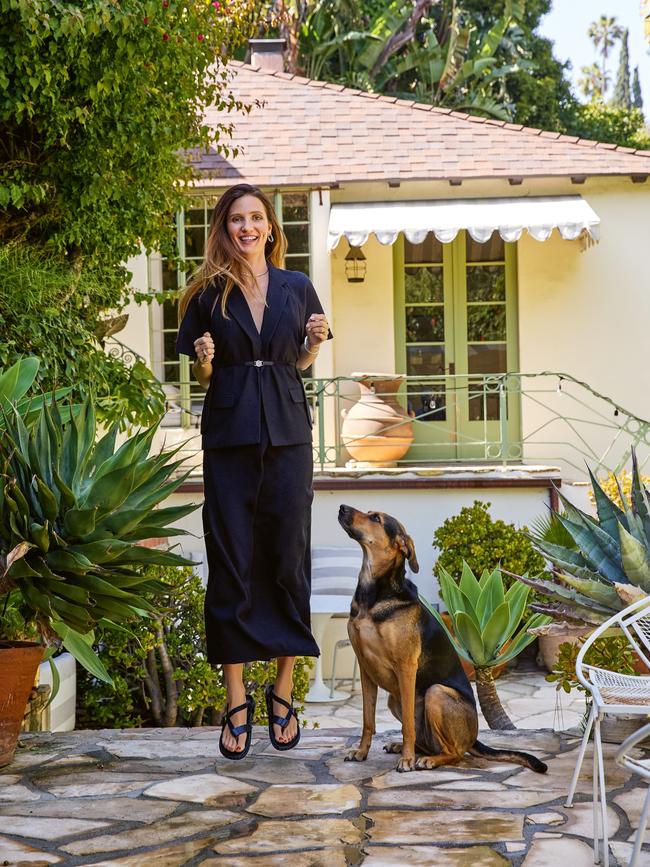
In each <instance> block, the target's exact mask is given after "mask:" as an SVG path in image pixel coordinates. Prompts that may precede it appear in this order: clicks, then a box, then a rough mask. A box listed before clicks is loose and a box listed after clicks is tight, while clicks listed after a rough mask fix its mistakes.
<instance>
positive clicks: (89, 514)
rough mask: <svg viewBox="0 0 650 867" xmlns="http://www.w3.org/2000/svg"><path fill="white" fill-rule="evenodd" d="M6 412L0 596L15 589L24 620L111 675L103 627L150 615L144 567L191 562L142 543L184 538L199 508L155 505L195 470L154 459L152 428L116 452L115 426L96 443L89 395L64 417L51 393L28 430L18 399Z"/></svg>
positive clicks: (0, 452)
mask: <svg viewBox="0 0 650 867" xmlns="http://www.w3.org/2000/svg"><path fill="white" fill-rule="evenodd" d="M0 417H1V419H2V422H1V424H2V425H3V426H4V430H3V432H2V438H1V439H0V556H1V557H2V561H1V562H2V563H3V569H2V570H1V571H0V597H2V595H3V594H7V593H9V592H12V591H13V592H12V597H13V598H15V597H16V593H18V594H19V595H20V600H21V602H20V606H21V613H22V615H23V617H24V619H25V622H27V623H30V622H34V623H35V624H36V626H37V627H38V630H39V632H40V634H41V636H42V638H43V639H44V641H45V642H46V643H47V642H51V641H52V640H55V641H60V642H62V643H63V645H64V647H66V649H67V650H69V651H70V652H71V653H73V655H74V656H75V657H76V658H77V659H78V660H79V662H80V663H81V664H82V665H84V666H85V667H86V668H88V669H89V670H90V671H92V673H93V674H95V675H96V676H97V677H100V678H102V679H104V680H106V681H110V678H109V677H108V674H107V673H106V671H105V669H104V667H103V666H102V665H101V663H100V662H99V660H98V659H97V657H96V656H95V654H94V653H93V652H92V649H91V647H92V642H93V639H94V632H93V630H94V629H95V627H97V626H98V625H101V626H102V627H108V628H119V627H118V624H123V623H126V622H128V621H129V620H132V619H133V618H137V617H141V616H143V615H146V614H147V612H149V611H151V604H150V603H149V602H147V601H146V599H145V597H144V594H145V592H146V591H151V590H157V589H159V588H158V587H157V585H156V583H155V582H152V581H151V580H150V579H147V578H146V577H145V576H144V575H143V574H142V571H141V570H140V569H139V567H140V566H142V565H144V564H149V563H154V564H162V565H179V566H180V565H187V564H188V563H189V562H190V561H188V560H185V559H184V558H183V557H181V556H179V555H178V554H176V553H173V552H171V551H161V550H155V549H151V548H146V547H142V546H141V545H140V544H139V543H140V542H141V541H142V540H146V539H151V538H157V537H168V536H176V535H180V534H182V533H183V532H184V531H182V530H180V529H176V528H174V527H173V526H169V525H170V524H171V523H173V522H174V521H176V520H178V519H180V518H182V517H184V516H185V515H188V514H189V513H190V512H192V511H193V510H194V509H195V508H196V506H194V505H193V504H191V505H184V506H174V507H169V508H162V509H158V508H156V507H157V505H158V504H159V503H160V502H161V501H162V500H164V499H165V498H166V497H168V496H169V495H170V494H172V493H173V492H174V491H175V490H176V489H177V487H178V486H179V485H180V484H181V482H182V481H183V480H184V479H185V478H186V474H184V475H183V474H181V475H178V476H175V475H174V474H175V472H176V471H177V470H178V469H179V467H180V464H181V463H182V462H181V461H179V460H172V458H173V456H174V455H175V454H176V451H177V450H176V451H170V452H161V453H160V454H156V455H152V456H150V455H149V450H150V447H151V442H152V439H153V436H154V433H155V430H156V428H155V427H153V428H150V429H147V430H144V431H141V432H139V433H137V434H135V435H134V436H132V437H130V438H129V439H127V440H126V441H125V442H124V443H123V444H122V445H121V446H119V448H116V434H117V429H118V425H117V424H115V425H113V426H112V427H111V428H110V429H109V430H108V431H107V432H106V433H104V435H103V436H102V437H101V438H100V439H97V426H96V420H95V413H94V409H93V404H92V401H90V400H88V401H86V403H85V404H84V405H83V406H81V407H79V411H78V412H75V413H74V414H73V416H72V417H68V420H67V421H63V419H62V414H61V411H60V409H59V407H58V405H57V402H56V401H55V400H53V399H52V400H51V401H50V402H49V403H48V402H45V403H43V404H42V405H41V406H40V408H39V409H38V411H37V412H36V413H35V418H34V421H33V423H32V424H31V425H30V426H29V427H28V426H27V425H26V424H25V421H24V419H23V418H22V416H21V414H20V412H19V411H18V410H17V408H16V407H15V406H13V407H8V406H7V405H6V404H5V405H3V407H2V412H1V414H0ZM1 610H2V607H1V602H0V612H1ZM1 630H2V623H1V618H0V633H1Z"/></svg>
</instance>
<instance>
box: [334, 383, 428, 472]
mask: <svg viewBox="0 0 650 867" xmlns="http://www.w3.org/2000/svg"><path fill="white" fill-rule="evenodd" d="M352 376H355V377H361V379H360V380H359V389H360V391H361V395H360V397H359V399H358V400H357V402H356V403H355V404H354V405H353V406H352V407H351V408H350V409H349V410H345V409H344V410H342V411H341V415H342V417H343V424H342V426H341V442H342V443H343V445H344V446H345V448H346V449H347V451H348V453H349V454H350V456H351V458H352V459H353V462H354V463H355V464H362V465H367V466H381V467H386V466H390V465H392V464H394V463H395V462H396V461H398V460H399V459H400V458H402V457H404V455H405V454H406V452H407V451H408V450H409V448H410V447H411V444H412V442H413V419H412V418H410V416H408V415H407V414H406V412H405V411H404V409H403V407H402V406H401V405H400V403H399V401H398V400H397V397H396V392H397V389H398V388H399V386H400V384H401V382H402V381H403V379H404V377H403V376H401V375H399V374H396V375H393V374H385V373H353V374H352Z"/></svg>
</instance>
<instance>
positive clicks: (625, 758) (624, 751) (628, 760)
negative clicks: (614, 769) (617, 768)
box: [616, 723, 650, 777]
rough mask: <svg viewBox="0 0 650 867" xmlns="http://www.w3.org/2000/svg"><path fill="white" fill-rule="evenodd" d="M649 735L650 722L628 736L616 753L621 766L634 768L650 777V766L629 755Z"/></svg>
mask: <svg viewBox="0 0 650 867" xmlns="http://www.w3.org/2000/svg"><path fill="white" fill-rule="evenodd" d="M649 735H650V723H646V724H645V725H644V726H641V728H639V729H637V730H636V731H635V732H632V734H631V735H630V736H629V737H627V738H626V739H625V740H624V741H623V743H622V744H621V745H620V747H619V748H618V751H617V753H616V761H617V763H618V764H619V765H621V767H624V768H628V769H630V770H634V771H635V773H637V774H641V775H642V776H644V777H650V767H647V766H646V765H641V764H639V762H637V761H636V760H635V759H633V758H632V757H631V756H630V755H629V753H630V752H631V751H632V750H633V749H634V748H635V747H636V746H637V744H640V743H641V741H644V740H645V739H646V738H647V737H648V736H649Z"/></svg>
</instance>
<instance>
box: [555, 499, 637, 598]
mask: <svg viewBox="0 0 650 867" xmlns="http://www.w3.org/2000/svg"><path fill="white" fill-rule="evenodd" d="M576 511H577V510H576ZM577 515H578V519H577V521H571V520H569V519H568V518H565V517H563V516H561V515H559V516H558V519H559V520H560V521H561V522H562V524H563V526H564V527H565V529H566V530H568V531H569V533H571V535H572V536H573V538H574V539H575V540H576V544H577V545H578V547H579V548H580V551H581V553H582V555H583V557H584V558H585V560H587V563H588V565H590V566H591V568H592V569H593V570H594V571H596V572H599V573H600V574H601V575H602V576H603V577H604V578H605V579H606V580H607V581H610V582H611V583H612V584H613V583H614V582H615V581H618V582H621V583H625V581H627V578H626V577H625V573H624V571H623V567H622V564H621V559H620V546H619V545H618V544H617V542H616V540H615V539H613V538H612V537H611V536H610V535H608V534H607V533H606V532H605V531H604V530H601V528H600V527H599V526H598V524H596V523H595V522H593V521H591V520H589V518H588V517H587V516H586V515H583V514H582V513H581V512H578V513H577Z"/></svg>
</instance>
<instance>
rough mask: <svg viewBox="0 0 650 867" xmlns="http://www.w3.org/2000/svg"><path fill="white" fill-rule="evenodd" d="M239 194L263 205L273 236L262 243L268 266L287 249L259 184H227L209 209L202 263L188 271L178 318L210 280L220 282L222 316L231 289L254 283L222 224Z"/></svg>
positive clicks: (277, 261) (279, 261)
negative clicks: (252, 198) (253, 198)
mask: <svg viewBox="0 0 650 867" xmlns="http://www.w3.org/2000/svg"><path fill="white" fill-rule="evenodd" d="M242 196H255V198H256V199H259V200H260V202H261V203H262V204H263V205H264V210H265V212H266V216H267V219H268V221H269V222H270V224H271V234H272V235H273V241H271V242H269V241H268V240H267V242H266V249H265V251H264V255H265V258H266V260H267V261H268V262H270V263H271V264H272V265H275V266H276V267H277V268H280V267H281V266H282V264H283V262H284V254H285V252H286V249H287V239H286V238H285V236H284V232H283V231H282V228H281V226H280V223H279V222H278V218H277V217H276V216H275V211H274V210H273V205H272V204H271V200H270V199H269V197H268V196H267V195H266V194H265V193H263V192H262V190H260V188H259V187H255V186H251V184H236V185H235V186H234V187H229V188H228V189H227V190H226V192H225V193H224V194H223V195H222V196H221V197H220V198H219V201H218V202H217V204H216V205H215V206H214V209H213V211H212V216H211V217H210V225H209V226H208V237H207V240H206V244H205V254H204V256H203V262H201V264H200V265H199V267H198V268H197V270H196V271H195V272H194V274H192V277H191V278H190V280H189V282H188V284H187V288H186V289H185V292H183V295H182V296H181V300H180V304H179V309H180V314H181V318H182V317H183V316H185V311H186V310H187V307H188V304H189V303H190V301H191V300H192V298H193V297H194V296H195V295H196V294H197V292H202V291H203V290H204V289H205V288H206V286H208V285H209V284H210V283H211V282H212V281H213V280H220V281H221V282H222V283H223V291H222V292H221V299H220V300H221V312H222V314H223V316H224V317H226V318H227V314H226V303H227V301H228V297H229V295H230V293H231V292H232V290H233V288H234V287H235V286H243V285H245V284H246V283H248V284H249V285H257V281H256V279H255V275H254V274H253V271H252V269H251V267H250V265H249V264H248V262H247V260H246V259H245V257H244V256H242V254H241V253H240V252H239V250H238V249H237V247H236V246H235V245H234V243H233V242H232V240H231V238H230V235H229V234H228V229H227V225H226V224H227V222H228V212H229V211H230V207H231V205H232V203H233V202H236V201H237V199H241V197H242Z"/></svg>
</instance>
